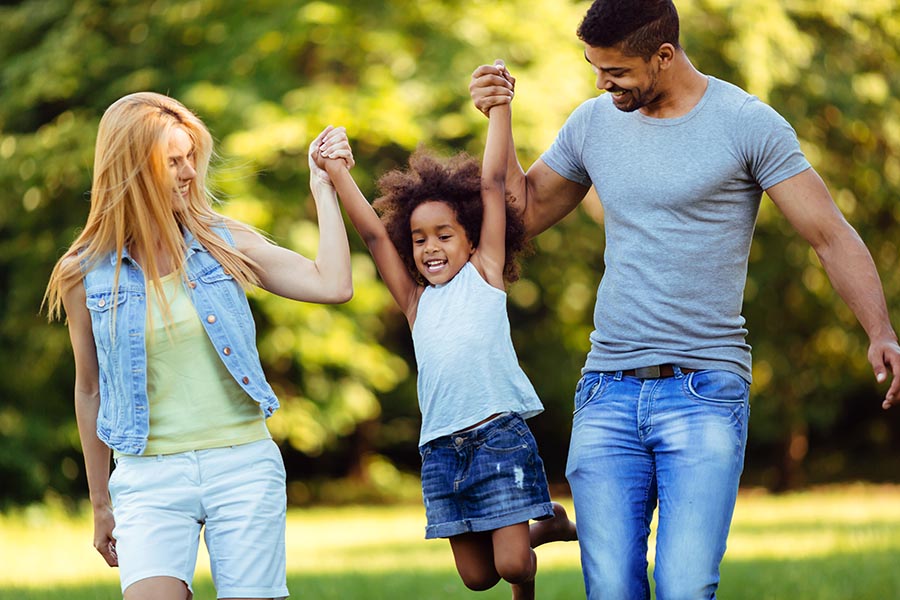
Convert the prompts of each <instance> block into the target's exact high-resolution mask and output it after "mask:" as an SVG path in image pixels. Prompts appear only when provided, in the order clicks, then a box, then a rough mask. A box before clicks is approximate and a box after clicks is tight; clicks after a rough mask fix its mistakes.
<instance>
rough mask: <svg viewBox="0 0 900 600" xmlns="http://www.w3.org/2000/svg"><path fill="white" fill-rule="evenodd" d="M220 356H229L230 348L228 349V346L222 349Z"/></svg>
mask: <svg viewBox="0 0 900 600" xmlns="http://www.w3.org/2000/svg"><path fill="white" fill-rule="evenodd" d="M222 354H224V355H225V356H229V355H230V354H231V348H229V347H228V346H225V347H224V348H223V349H222Z"/></svg>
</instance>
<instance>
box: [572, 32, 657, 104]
mask: <svg viewBox="0 0 900 600" xmlns="http://www.w3.org/2000/svg"><path fill="white" fill-rule="evenodd" d="M584 58H585V60H587V61H588V62H589V63H590V64H591V68H592V69H593V71H594V73H596V75H597V83H596V85H597V89H598V90H602V91H606V92H609V93H610V94H611V95H612V100H613V105H615V107H616V108H618V109H619V110H621V111H623V112H633V111H636V110H638V109H640V108H644V107H645V106H648V105H651V104H653V103H654V102H656V101H657V100H659V99H660V96H661V94H660V91H659V89H658V88H659V65H658V58H657V56H656V55H654V56H651V57H650V60H649V61H647V60H644V59H643V58H641V57H640V56H628V55H626V54H623V53H622V51H621V50H619V49H618V48H599V47H594V46H589V45H587V44H585V47H584Z"/></svg>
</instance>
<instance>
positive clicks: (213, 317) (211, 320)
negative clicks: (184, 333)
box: [206, 315, 216, 323]
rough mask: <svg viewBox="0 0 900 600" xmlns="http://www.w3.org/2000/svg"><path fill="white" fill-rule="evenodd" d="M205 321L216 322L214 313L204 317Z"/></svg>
mask: <svg viewBox="0 0 900 600" xmlns="http://www.w3.org/2000/svg"><path fill="white" fill-rule="evenodd" d="M206 322H207V323H215V322H216V315H209V316H208V317H206Z"/></svg>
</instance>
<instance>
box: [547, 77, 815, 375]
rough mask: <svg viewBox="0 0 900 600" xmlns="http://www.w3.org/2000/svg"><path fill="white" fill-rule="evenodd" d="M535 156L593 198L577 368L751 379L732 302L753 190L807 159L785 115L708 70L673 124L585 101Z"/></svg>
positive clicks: (738, 298) (737, 299) (749, 230)
mask: <svg viewBox="0 0 900 600" xmlns="http://www.w3.org/2000/svg"><path fill="white" fill-rule="evenodd" d="M542 159H543V161H544V162H545V163H546V164H547V165H548V166H549V167H550V168H551V169H553V170H554V171H556V172H557V173H559V174H560V175H561V176H563V177H565V178H566V179H569V180H571V181H575V182H577V183H581V184H583V185H594V186H595V188H596V190H597V194H598V195H599V196H600V200H601V202H602V203H603V209H604V227H605V232H606V249H605V252H604V262H605V264H606V270H605V273H604V275H603V278H602V280H601V281H600V285H599V287H598V288H597V303H596V306H595V308H594V331H593V333H591V349H590V352H589V353H588V356H587V362H586V363H585V366H584V371H585V372H586V371H617V370H620V369H621V370H625V369H633V368H638V367H644V366H650V365H657V364H667V363H672V364H676V365H679V366H682V367H687V368H693V369H724V370H726V371H731V372H733V373H737V374H738V375H741V376H742V377H744V378H745V379H747V380H748V381H750V380H751V358H750V346H749V345H748V344H747V342H746V339H745V338H746V335H747V330H746V329H745V328H744V317H743V316H741V305H742V302H743V292H744V284H745V283H746V278H747V262H748V257H749V252H750V241H751V237H752V235H753V228H754V225H755V223H756V216H757V213H758V211H759V202H760V198H761V196H762V192H763V190H765V189H768V188H770V187H772V186H773V185H775V184H777V183H780V182H782V181H784V180H785V179H788V178H789V177H792V176H794V175H796V174H798V173H800V172H802V171H804V170H806V169H808V168H809V167H810V165H809V162H808V161H807V160H806V158H805V157H804V156H803V154H802V152H801V151H800V145H799V143H798V141H797V135H796V133H795V132H794V130H793V129H792V128H791V126H790V125H789V124H788V123H787V121H785V120H784V118H782V117H781V116H780V115H779V114H778V113H777V112H775V111H774V110H773V109H772V108H771V107H769V106H767V105H766V104H764V103H763V102H761V101H760V100H759V99H758V98H756V97H754V96H750V95H749V94H747V93H746V92H744V91H743V90H741V89H740V88H738V87H736V86H734V85H732V84H730V83H727V82H724V81H721V80H719V79H715V78H713V77H710V78H709V85H708V87H707V90H706V93H705V94H704V95H703V97H702V98H701V99H700V101H699V102H698V103H697V105H696V106H695V107H694V108H693V109H692V110H691V111H690V112H689V113H687V114H686V115H683V116H681V117H676V118H673V119H657V118H651V117H647V116H645V115H643V114H641V113H640V112H639V111H635V112H631V113H626V112H622V111H620V110H618V109H617V108H615V107H614V106H613V104H612V102H611V101H610V97H609V96H608V95H601V96H599V97H596V98H592V99H591V100H588V101H587V102H585V103H583V104H582V105H581V106H579V107H578V108H577V109H575V111H574V112H573V113H572V115H571V116H570V117H569V119H568V121H567V122H566V124H565V125H564V126H563V128H562V130H561V131H560V132H559V135H558V136H557V138H556V140H555V141H554V143H553V145H552V146H551V147H550V148H549V149H548V150H547V152H545V153H544V155H543V156H542Z"/></svg>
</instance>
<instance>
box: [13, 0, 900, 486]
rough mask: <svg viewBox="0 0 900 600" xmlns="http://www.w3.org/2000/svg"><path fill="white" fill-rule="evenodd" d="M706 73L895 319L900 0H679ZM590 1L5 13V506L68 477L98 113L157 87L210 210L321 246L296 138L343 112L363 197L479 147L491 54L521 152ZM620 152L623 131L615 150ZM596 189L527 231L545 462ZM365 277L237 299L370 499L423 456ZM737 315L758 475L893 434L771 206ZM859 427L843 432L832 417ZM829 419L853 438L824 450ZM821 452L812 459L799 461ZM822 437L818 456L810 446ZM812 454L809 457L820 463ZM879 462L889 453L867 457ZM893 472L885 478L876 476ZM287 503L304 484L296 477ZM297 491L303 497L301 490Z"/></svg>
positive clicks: (362, 273) (292, 418) (553, 471)
mask: <svg viewBox="0 0 900 600" xmlns="http://www.w3.org/2000/svg"><path fill="white" fill-rule="evenodd" d="M677 4H678V7H679V10H680V12H681V15H682V31H683V42H684V45H685V47H686V49H687V51H688V53H689V55H690V56H691V57H692V59H693V60H694V61H695V63H696V65H697V66H698V68H700V69H701V70H702V71H704V72H706V73H709V74H711V75H714V76H717V77H720V78H722V79H726V80H729V81H733V82H734V83H736V84H738V85H741V86H743V87H745V89H748V90H749V91H750V92H752V93H754V94H757V95H759V96H760V97H761V98H763V99H764V100H766V101H768V102H770V103H771V104H772V105H773V106H774V107H775V108H776V109H777V110H779V111H780V112H781V113H782V114H784V115H785V117H786V118H787V119H788V120H789V121H790V122H791V123H792V124H793V125H794V127H795V128H796V130H797V132H798V134H799V136H800V138H801V142H802V144H803V147H804V150H805V151H806V153H807V155H808V156H809V158H810V160H811V162H812V163H813V164H814V166H815V167H816V168H817V169H818V170H819V171H820V173H822V175H823V177H824V178H825V179H826V181H827V182H828V183H829V184H830V187H831V189H832V192H833V193H834V195H835V198H836V199H837V201H838V203H839V205H840V206H841V208H842V209H843V210H844V211H845V214H847V216H848V218H849V220H850V221H851V222H852V223H853V224H854V225H855V226H856V227H857V228H858V230H859V231H860V233H861V234H862V236H863V238H864V239H865V240H866V242H867V243H868V245H869V247H870V248H871V249H872V253H873V255H874V256H875V259H876V262H877V264H878V265H879V267H880V269H881V273H882V276H883V277H884V279H885V287H886V293H887V296H888V298H889V301H891V309H892V311H893V316H894V320H895V324H896V323H897V316H898V315H897V312H898V309H897V307H896V303H895V302H893V298H896V297H897V294H898V292H900V289H898V288H900V278H898V277H900V276H898V275H897V272H898V269H897V261H898V249H897V241H896V240H897V238H898V236H897V225H896V223H897V222H898V219H900V210H898V208H897V204H896V202H894V201H893V200H894V198H896V197H897V195H898V190H900V116H898V115H900V105H898V100H897V98H898V97H900V89H898V87H900V80H898V79H897V78H896V77H895V75H894V71H895V67H896V65H897V64H898V47H897V42H896V39H897V38H898V34H900V10H898V8H897V7H896V6H895V4H896V3H895V2H892V0H872V1H870V2H867V3H864V5H857V4H856V3H851V2H849V0H835V1H832V2H829V3H827V5H826V3H824V2H821V3H817V2H808V1H802V0H791V1H789V2H779V1H776V0H758V1H757V2H753V3H746V2H741V1H739V0H680V1H679V2H678V3H677ZM586 6H587V3H586V2H580V3H560V2H557V1H555V0H540V1H535V0H527V1H526V0H500V1H492V2H489V1H487V0H479V1H473V2H457V1H455V0H423V1H418V2H411V1H401V0H388V1H386V2H381V3H371V2H362V1H359V0H335V1H313V2H305V3H295V2H290V1H288V0H265V1H262V2H254V3H246V2H238V1H237V0H189V1H183V0H182V1H176V0H155V1H152V2H151V1H150V0H147V1H143V2H129V1H126V0H74V1H72V0H26V1H24V2H19V3H14V4H8V5H5V6H0V28H2V30H3V32H4V35H3V36H0V336H2V344H0V398H2V403H0V479H2V481H3V482H4V486H3V491H2V493H0V495H2V496H3V501H7V502H8V501H16V502H24V501H30V500H33V499H37V498H40V497H41V496H42V495H43V494H44V493H45V491H46V490H51V493H54V492H56V493H63V494H69V493H77V492H78V491H79V490H81V489H82V488H81V486H82V485H83V484H82V475H81V473H80V465H81V459H80V452H79V449H78V440H77V432H76V430H75V426H74V419H73V411H72V409H71V390H72V375H73V367H72V361H71V352H70V350H69V347H68V339H67V334H66V331H65V328H64V327H63V326H61V325H52V326H48V325H47V324H46V322H45V320H44V318H43V316H41V315H39V314H38V306H39V304H40V298H41V295H42V292H43V288H44V285H45V283H46V280H47V276H48V275H49V272H50V269H51V267H52V265H53V263H54V262H55V260H56V259H57V258H58V256H59V255H60V254H61V253H62V251H63V249H64V248H65V247H67V246H68V244H69V243H70V242H71V240H72V239H73V238H74V235H75V232H76V230H77V228H78V227H80V226H81V224H83V223H84V220H85V217H86V214H87V210H88V206H89V195H88V190H89V187H90V170H91V162H92V154H93V148H92V146H93V140H94V135H95V131H96V126H97V123H98V121H99V117H100V115H101V114H102V112H103V110H104V109H105V108H106V106H108V105H109V104H110V103H111V102H112V101H114V100H115V99H116V98H118V97H120V96H122V95H123V94H125V93H128V92H132V91H136V90H141V89H153V90H155V91H161V92H166V93H169V94H171V95H173V96H175V97H177V98H179V99H181V100H183V101H184V102H185V103H186V104H188V105H189V106H191V107H192V108H194V109H195V110H196V111H197V112H198V113H199V114H200V116H201V117H202V118H203V119H204V120H205V121H206V122H207V124H208V125H209V126H210V128H211V130H212V132H213V135H214V137H215V138H216V139H217V140H218V142H219V148H220V151H221V155H222V159H221V160H220V161H219V163H218V165H217V167H218V169H217V172H216V176H215V181H214V183H215V185H216V189H217V193H218V195H219V196H220V197H221V198H222V199H224V200H225V202H224V204H223V205H222V210H223V211H225V212H227V213H228V214H231V215H233V216H235V217H237V218H240V219H242V220H245V221H247V222H249V223H252V224H253V225H255V226H257V227H260V228H261V229H263V230H265V231H268V232H270V233H271V234H272V236H273V238H274V239H275V240H276V241H277V242H278V243H280V244H284V245H287V246H290V247H292V248H297V249H299V250H301V251H304V252H307V253H310V252H312V251H313V249H314V248H315V237H316V235H317V233H316V231H315V226H314V223H315V221H314V217H313V215H312V213H311V210H312V209H311V206H310V203H309V202H308V201H307V198H308V195H309V194H308V192H307V177H308V173H307V170H306V166H305V163H306V159H305V152H306V147H307V145H308V143H309V141H310V140H311V139H312V138H313V137H314V135H315V134H316V133H317V132H318V131H319V130H320V129H321V128H322V127H323V126H325V125H326V124H329V123H331V124H335V125H344V126H346V127H347V129H348V132H349V134H350V138H351V141H352V143H353V145H354V150H355V154H356V158H357V161H358V165H357V167H356V169H355V171H354V174H355V176H356V177H357V179H358V181H359V182H360V185H361V187H362V189H363V191H364V192H365V193H366V194H367V195H368V196H369V197H370V198H374V195H375V193H376V191H375V188H374V181H375V179H376V178H377V176H378V175H380V174H381V173H383V172H384V171H385V170H387V169H390V168H394V167H397V166H402V165H403V164H404V163H405V160H406V158H407V156H408V155H409V153H410V152H411V151H412V150H413V149H414V148H415V147H416V145H418V144H420V143H424V144H427V145H428V146H430V147H433V148H435V149H437V150H438V151H440V152H444V153H451V152H456V151H460V150H467V151H469V152H470V153H472V154H475V155H479V154H480V152H481V149H482V147H483V140H484V133H485V130H486V120H485V119H484V118H483V117H482V116H481V115H480V114H479V113H478V112H477V111H475V110H474V108H472V107H471V104H470V102H469V99H468V94H467V90H466V86H467V85H468V81H469V75H470V73H471V71H472V70H473V69H474V68H475V67H476V66H477V65H479V64H482V63H487V62H490V61H492V60H493V59H494V58H497V57H501V58H504V59H506V61H507V63H508V64H509V65H510V68H511V70H512V72H513V74H514V75H515V76H516V77H517V78H518V86H517V87H518V89H517V96H516V99H515V105H514V129H515V133H516V142H517V147H518V151H519V156H520V158H521V159H522V162H523V164H525V165H526V166H527V165H530V164H531V162H533V161H534V160H535V159H536V158H537V157H538V156H540V153H541V152H542V151H543V150H544V149H546V147H547V146H548V145H549V144H550V143H551V141H552V140H553V137H554V135H555V134H556V131H557V130H558V129H559V127H560V126H561V125H562V123H563V122H564V120H565V118H566V116H567V115H568V114H569V112H571V110H572V109H573V108H574V107H575V106H577V105H578V104H579V103H580V102H581V101H583V100H584V99H587V98H588V97H590V96H592V95H593V94H595V93H596V90H594V89H593V88H592V83H593V78H592V76H591V73H590V70H589V68H588V66H587V64H586V63H584V62H583V59H582V57H581V54H582V47H581V44H580V42H579V41H578V40H577V38H576V37H575V35H574V30H575V28H576V26H577V24H578V21H579V19H580V17H581V15H582V14H583V12H584V10H585V9H586ZM623 143H624V141H623ZM601 225H602V208H601V207H600V205H599V203H598V202H597V200H596V198H595V197H591V198H589V199H588V200H587V201H585V203H584V204H583V208H580V209H578V210H577V211H575V212H574V213H573V214H572V215H570V216H569V217H567V218H566V219H565V220H564V222H563V223H561V224H559V225H558V226H556V227H555V228H553V229H551V230H550V231H548V232H546V233H544V234H543V235H541V236H540V237H539V238H537V239H536V240H535V249H536V252H535V253H534V255H533V256H532V257H530V258H528V259H527V260H526V263H525V269H524V273H523V275H524V276H523V278H522V280H521V281H520V282H519V283H517V284H516V285H514V286H513V287H512V288H511V289H510V311H511V321H512V326H513V332H514V341H515V343H516V347H517V349H518V351H519V355H520V358H521V361H522V363H523V366H524V368H525V370H526V371H527V372H528V374H529V375H530V376H531V378H532V380H533V381H534V383H535V386H536V387H537V389H538V392H539V393H540V394H541V396H542V398H543V400H544V403H545V405H546V406H547V411H546V412H545V414H543V415H541V416H540V417H538V418H536V419H534V420H533V421H532V424H533V427H534V429H535V432H536V435H537V436H538V438H539V441H540V443H541V448H542V453H543V454H544V457H545V460H546V461H547V463H548V472H549V474H550V477H551V479H554V480H557V481H559V480H561V478H562V466H563V464H564V460H565V454H566V446H567V439H568V431H569V426H570V412H571V408H570V407H571V395H572V391H573V388H574V384H575V380H576V379H577V377H578V371H579V368H580V366H581V363H582V361H583V359H584V355H585V353H586V352H587V349H588V337H587V336H588V333H589V332H590V330H591V315H592V307H593V302H594V293H595V288H596V285H597V283H598V281H599V279H600V276H601V275H602V271H603V260H602V252H603V235H602V227H601ZM351 238H352V240H353V244H354V247H355V249H356V252H355V255H354V280H355V281H354V282H355V288H356V295H355V298H354V300H352V301H351V302H350V303H348V304H347V305H344V306H341V307H319V306H315V305H298V304H296V303H291V302H287V301H284V300H282V299H279V298H277V297H273V296H270V295H267V294H264V293H260V294H255V295H254V296H253V297H252V299H251V302H252V305H253V307H254V311H255V313H256V316H257V320H258V322H259V339H260V349H261V355H262V358H263V361H264V366H265V368H266V371H267V373H268V374H269V377H270V379H271V381H272V383H273V386H274V387H275V388H276V391H277V393H278V395H279V397H280V398H281V400H282V404H283V406H284V408H283V410H282V411H279V413H277V415H276V416H275V417H273V419H272V420H270V427H271V429H272V431H273V433H274V434H275V436H276V438H277V439H278V440H279V441H280V442H282V444H283V447H284V448H285V449H286V450H288V455H289V458H290V460H291V464H292V465H293V466H294V468H292V469H291V475H292V476H294V477H297V478H310V477H314V476H319V475H322V476H326V475H327V476H345V475H350V476H353V477H355V478H357V479H359V480H361V481H366V480H368V485H369V486H374V487H375V488H379V489H380V490H381V491H382V492H384V491H385V490H387V488H388V487H389V486H390V485H392V483H393V482H395V481H396V475H397V474H396V472H395V471H394V470H393V467H391V464H392V463H393V464H395V465H399V466H401V467H403V468H404V469H408V470H410V471H415V469H416V467H417V465H416V462H417V460H418V457H417V455H416V453H415V441H416V439H417V429H418V410H417V406H416V401H415V383H414V381H415V379H414V378H415V363H414V360H413V357H412V352H411V344H410V341H409V331H408V328H407V326H406V324H405V322H404V320H403V318H402V316H401V315H399V314H398V312H397V311H396V310H395V309H394V307H393V304H392V301H391V300H390V298H389V296H388V295H387V294H386V292H385V290H384V288H383V286H382V285H381V283H380V282H379V280H378V278H377V276H376V273H375V270H374V267H373V265H372V263H371V261H370V260H369V258H368V255H367V253H366V252H365V251H364V248H363V247H362V245H361V244H359V242H358V240H357V239H356V238H355V236H353V235H352V234H351ZM746 300H747V302H746V305H745V315H746V317H747V320H748V326H749V328H750V331H751V335H750V342H751V343H752V344H753V346H754V357H755V369H754V377H755V383H754V390H753V399H752V402H753V417H752V419H753V420H752V423H751V432H752V433H751V447H750V450H751V454H750V456H749V457H748V464H749V466H751V467H759V466H760V465H763V466H766V467H771V474H768V473H765V472H764V473H763V476H762V477H761V478H760V479H759V480H760V481H761V482H763V483H765V484H767V485H772V486H779V485H780V486H789V485H796V484H798V483H801V482H802V481H803V474H804V472H803V468H804V467H806V468H808V469H811V472H810V477H812V478H822V477H839V476H846V474H847V471H846V466H845V465H848V464H850V462H852V459H853V455H852V452H853V451H855V450H857V449H859V450H863V451H866V452H871V451H874V450H878V449H881V450H882V454H881V456H888V454H887V453H886V450H889V449H891V448H894V449H896V448H897V445H898V440H897V438H898V426H897V421H896V418H895V416H894V415H890V416H888V417H885V416H883V415H881V414H879V409H878V408H877V407H878V396H879V394H880V391H879V390H877V389H876V388H875V386H874V384H873V383H872V381H871V374H870V370H869V367H868V365H867V363H866V361H865V347H866V340H865V336H864V334H863V332H862V330H861V328H859V326H858V325H856V324H855V322H854V319H853V317H852V315H851V314H850V313H849V311H848V310H847V309H846V307H844V306H843V304H842V303H841V302H840V300H839V299H837V298H836V296H835V295H834V293H833V292H832V291H831V288H830V286H829V285H828V284H827V280H826V279H825V277H824V274H823V272H822V270H821V268H820V267H819V266H818V264H817V261H816V259H815V257H814V256H812V255H811V253H810V251H809V249H808V247H807V245H806V244H805V242H803V241H802V240H801V239H799V238H798V236H796V235H795V234H794V233H793V232H791V231H790V228H789V227H788V226H787V224H786V223H785V221H784V219H783V218H782V217H781V216H780V215H779V214H778V213H777V211H776V210H774V208H773V207H772V206H771V204H770V203H768V202H764V203H763V209H762V212H761V214H760V218H759V223H758V227H757V234H756V238H755V242H754V246H753V251H752V255H751V265H750V274H749V279H748V286H747V293H746ZM848 423H852V424H853V426H852V428H849V429H848V427H847V426H846V424H848ZM838 433H841V435H842V436H843V438H842V439H843V440H844V441H843V443H842V444H840V445H837V444H836V445H830V446H827V447H826V446H824V445H825V444H826V442H827V440H828V439H829V438H830V437H831V436H834V435H837V434H838ZM810 444H812V447H813V451H812V454H810V455H809V456H808V455H807V448H808V447H809V446H810ZM818 447H825V449H826V450H828V452H819V453H818V454H817V453H816V449H817V448H818ZM812 459H815V460H812ZM867 475H871V476H873V477H878V476H879V473H878V472H872V473H867ZM881 476H883V475H881ZM292 489H293V490H295V492H296V493H295V494H294V495H293V497H294V499H295V500H302V499H303V498H304V497H306V494H307V493H314V491H312V492H309V489H310V488H305V487H302V486H297V487H295V488H292ZM304 490H306V491H304Z"/></svg>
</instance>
